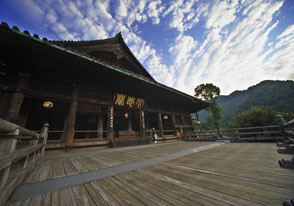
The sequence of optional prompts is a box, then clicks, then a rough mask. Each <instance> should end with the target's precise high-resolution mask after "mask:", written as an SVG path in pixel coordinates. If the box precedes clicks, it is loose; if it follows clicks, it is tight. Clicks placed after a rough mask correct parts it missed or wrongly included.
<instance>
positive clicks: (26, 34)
mask: <svg viewBox="0 0 294 206" xmlns="http://www.w3.org/2000/svg"><path fill="white" fill-rule="evenodd" d="M0 28H3V29H5V30H9V31H10V32H13V33H16V34H18V35H21V36H23V37H26V38H30V39H32V40H34V41H38V42H39V43H41V44H44V45H49V46H51V47H54V48H56V49H58V50H62V51H64V52H66V53H69V54H72V55H75V56H79V57H81V58H84V59H86V60H88V61H91V62H93V63H96V64H98V65H101V66H104V67H105V68H108V69H111V70H114V71H116V72H119V73H123V74H124V75H127V76H130V77H133V78H136V79H139V80H141V81H143V82H145V83H148V84H152V85H154V86H156V87H159V88H163V89H165V90H167V91H170V92H173V93H176V94H178V95H181V96H183V97H185V98H188V99H190V100H191V101H192V102H194V103H199V104H202V105H206V106H208V105H209V103H207V102H204V101H202V100H200V99H197V98H196V97H194V96H191V95H188V94H186V93H183V92H181V91H178V90H176V89H174V88H171V87H168V86H166V85H163V84H160V83H158V82H156V81H154V80H151V79H150V78H147V77H144V76H142V75H139V74H136V73H134V72H131V71H128V70H125V69H123V68H119V67H117V66H115V65H110V64H109V63H106V62H103V61H102V60H101V59H97V58H93V57H92V56H89V55H83V54H80V53H78V52H76V51H73V50H69V49H66V48H64V47H61V46H58V45H56V44H53V43H52V42H53V41H48V39H47V38H43V39H40V38H39V36H38V35H37V34H34V35H33V36H31V34H30V33H29V32H28V31H27V30H24V31H23V32H21V31H20V30H19V29H18V27H16V26H13V27H12V28H10V27H9V25H8V24H7V23H6V22H2V23H1V25H0ZM118 35H120V34H118ZM114 38H117V36H116V37H114ZM94 41H101V40H94ZM102 41H104V40H102ZM65 42H71V41H65ZM80 42H91V41H80ZM126 47H127V46H126ZM130 52H131V51H130Z"/></svg>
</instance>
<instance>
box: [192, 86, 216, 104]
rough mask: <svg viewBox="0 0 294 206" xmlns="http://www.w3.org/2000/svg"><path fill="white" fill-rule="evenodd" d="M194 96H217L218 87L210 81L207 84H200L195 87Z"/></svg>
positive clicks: (204, 97) (206, 97) (209, 97)
mask: <svg viewBox="0 0 294 206" xmlns="http://www.w3.org/2000/svg"><path fill="white" fill-rule="evenodd" d="M194 91H195V95H194V96H195V97H197V98H200V99H204V100H212V99H213V98H215V97H216V98H217V97H218V96H219V95H220V88H219V87H217V86H214V85H213V84H211V83H208V84H200V85H198V86H197V87H196V88H195V89H194Z"/></svg>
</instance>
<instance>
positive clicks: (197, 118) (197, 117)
mask: <svg viewBox="0 0 294 206" xmlns="http://www.w3.org/2000/svg"><path fill="white" fill-rule="evenodd" d="M196 120H197V122H199V127H200V132H201V131H202V126H201V122H200V120H199V116H198V112H196Z"/></svg>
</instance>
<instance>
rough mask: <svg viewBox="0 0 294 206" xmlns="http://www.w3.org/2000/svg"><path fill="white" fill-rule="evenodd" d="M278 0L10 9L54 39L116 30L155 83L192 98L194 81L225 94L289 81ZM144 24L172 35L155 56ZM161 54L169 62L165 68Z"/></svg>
mask: <svg viewBox="0 0 294 206" xmlns="http://www.w3.org/2000/svg"><path fill="white" fill-rule="evenodd" d="M283 3H284V0H280V1H268V0H247V1H244V0H243V1H240V0H231V1H214V0H209V1H206V0H205V1H204V0H200V1H199V0H175V1H162V0H152V1H151V0H144V1H132V0H117V1H114V0H85V1H81V0H75V1H67V0H52V1H41V0H26V1H25V0H20V1H17V0H13V4H14V5H15V7H19V8H20V10H21V11H22V12H24V14H26V15H27V16H29V18H31V19H36V21H37V23H38V24H39V25H40V26H42V27H43V30H44V28H45V30H47V31H48V33H54V35H52V36H53V37H54V38H59V39H66V40H79V39H84V40H88V39H103V38H108V37H113V36H114V35H115V34H116V33H118V32H120V31H121V32H122V34H123V37H124V39H125V41H126V43H127V44H128V46H129V47H130V49H131V50H132V51H133V53H134V54H135V56H136V57H137V58H138V59H139V61H141V62H142V63H143V65H144V66H145V67H146V69H147V70H148V71H149V72H150V73H151V75H153V76H154V78H155V79H156V80H158V81H159V82H161V83H164V84H167V85H169V86H173V87H175V88H177V89H179V90H182V91H184V92H187V93H189V94H192V95H193V89H194V88H195V87H196V86H197V85H198V84H201V83H207V82H212V83H214V84H215V85H218V86H219V87H220V88H221V91H222V94H229V93H230V92H232V91H234V90H236V89H246V88H247V87H249V86H251V85H253V84H256V83H258V82H260V81H262V80H264V79H293V78H294V69H293V68H294V61H293V59H294V22H292V24H289V25H288V27H287V28H283V29H281V28H280V27H279V25H280V23H281V21H282V19H281V18H277V17H278V15H279V12H280V11H281V8H282V6H283ZM146 25H148V26H149V27H152V26H154V27H157V28H158V27H160V28H162V31H163V32H169V34H171V33H172V34H173V37H172V38H171V39H173V40H172V41H170V42H169V43H168V44H167V45H166V47H167V49H166V50H164V51H160V52H159V50H157V48H158V45H156V44H154V42H150V41H147V40H145V39H143V36H144V32H143V33H142V30H141V26H146ZM277 28H279V30H277ZM273 31H274V32H273ZM141 34H143V35H141ZM273 34H275V35H276V36H272V35H273ZM152 35H154V37H153V38H156V35H155V34H152ZM145 36H146V34H145ZM162 44H163V42H162ZM162 53H164V54H165V55H164V56H167V55H169V56H170V57H171V58H170V59H171V61H169V62H168V63H166V61H164V59H163V55H162ZM167 65H168V66H167Z"/></svg>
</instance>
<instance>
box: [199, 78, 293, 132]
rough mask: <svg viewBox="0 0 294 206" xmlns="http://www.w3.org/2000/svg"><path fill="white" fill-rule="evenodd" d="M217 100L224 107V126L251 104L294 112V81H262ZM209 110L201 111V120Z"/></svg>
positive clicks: (279, 110) (204, 118)
mask: <svg viewBox="0 0 294 206" xmlns="http://www.w3.org/2000/svg"><path fill="white" fill-rule="evenodd" d="M217 102H218V103H219V105H220V106H221V108H222V122H221V124H222V127H224V126H226V125H227V123H228V122H230V121H232V119H233V116H234V115H235V114H236V113H238V112H243V111H245V110H248V109H249V108H250V107H251V106H256V105H259V106H267V107H271V108H273V109H274V110H276V111H277V112H294V81H290V80H288V81H271V80H266V81H262V82H260V83H259V84H257V85H254V86H252V87H249V88H248V89H247V90H243V91H234V92H233V93H231V94H230V95H228V96H224V95H221V96H220V97H219V98H218V99H217ZM207 116H208V112H206V111H201V112H199V118H200V121H201V122H203V121H205V120H206V118H207Z"/></svg>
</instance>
